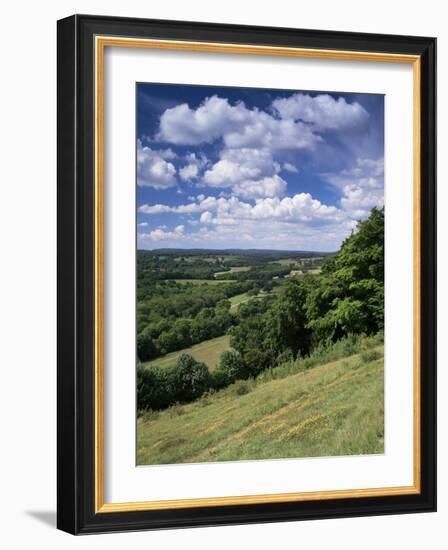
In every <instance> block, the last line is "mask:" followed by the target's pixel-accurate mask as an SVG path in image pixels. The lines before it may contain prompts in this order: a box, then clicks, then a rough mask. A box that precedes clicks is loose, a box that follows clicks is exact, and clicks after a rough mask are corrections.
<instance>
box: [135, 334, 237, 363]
mask: <svg viewBox="0 0 448 550" xmlns="http://www.w3.org/2000/svg"><path fill="white" fill-rule="evenodd" d="M227 349H229V337H228V336H227V335H225V336H219V337H218V338H212V339H211V340H206V341H205V342H201V343H200V344H196V345H194V346H191V347H190V348H186V349H183V350H180V351H173V352H171V353H168V354H167V355H164V356H163V357H158V358H157V359H154V361H150V362H148V363H145V364H146V365H153V366H155V367H168V366H170V365H174V363H175V362H176V360H177V359H178V357H179V356H180V355H181V354H182V353H188V354H190V355H191V356H192V357H194V359H196V361H201V362H203V363H205V364H206V365H207V367H208V368H209V369H210V370H213V369H214V368H215V367H216V364H217V362H218V359H219V356H220V355H221V353H222V352H223V351H226V350H227Z"/></svg>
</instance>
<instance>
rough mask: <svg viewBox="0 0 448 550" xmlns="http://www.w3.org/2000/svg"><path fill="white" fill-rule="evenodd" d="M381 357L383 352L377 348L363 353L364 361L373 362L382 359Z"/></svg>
mask: <svg viewBox="0 0 448 550" xmlns="http://www.w3.org/2000/svg"><path fill="white" fill-rule="evenodd" d="M380 357H381V353H380V352H379V351H377V350H375V349H368V350H366V351H363V352H362V353H361V359H362V360H363V362H364V363H371V362H372V361H376V360H377V359H380Z"/></svg>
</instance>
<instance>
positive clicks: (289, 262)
mask: <svg viewBox="0 0 448 550" xmlns="http://www.w3.org/2000/svg"><path fill="white" fill-rule="evenodd" d="M269 263H270V264H280V265H283V266H288V265H293V266H297V267H300V262H299V261H298V260H297V258H284V259H282V260H272V261H271V262H269Z"/></svg>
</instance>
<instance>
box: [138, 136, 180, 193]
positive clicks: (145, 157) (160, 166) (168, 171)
mask: <svg viewBox="0 0 448 550" xmlns="http://www.w3.org/2000/svg"><path fill="white" fill-rule="evenodd" d="M171 153H172V151H171V150H170V149H168V150H163V151H156V150H154V149H151V148H150V147H146V146H143V145H142V142H141V141H140V140H138V141H137V183H138V185H140V186H141V187H153V188H154V189H167V188H169V187H173V186H174V185H176V177H175V174H176V168H175V166H174V164H173V163H172V162H169V161H168V160H165V158H172V157H171ZM173 154H174V153H173ZM167 155H168V156H167ZM164 157H165V158H164Z"/></svg>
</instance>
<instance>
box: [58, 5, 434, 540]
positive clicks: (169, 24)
mask: <svg viewBox="0 0 448 550" xmlns="http://www.w3.org/2000/svg"><path fill="white" fill-rule="evenodd" d="M97 35H106V36H107V35H110V36H121V37H123V36H124V37H134V38H135V37H137V38H153V39H166V40H186V41H188V40H194V41H199V42H207V41H212V42H214V43H226V44H240V43H244V44H252V45H259V46H280V47H294V48H309V49H326V50H329V49H330V50H344V51H355V52H383V53H391V54H404V55H416V56H419V57H420V60H421V89H420V97H421V126H420V128H421V135H420V142H421V164H420V166H421V174H420V176H421V178H420V182H421V189H420V194H421V208H420V216H421V257H420V263H421V315H420V331H421V332H420V334H421V357H420V360H421V365H422V368H421V379H420V386H421V408H420V411H421V416H420V424H421V440H420V442H421V445H420V457H421V491H420V493H419V494H412V495H390V496H377V497H357V498H343V499H332V500H314V501H302V502H277V503H268V504H266V503H264V504H249V505H247V504H244V505H233V506H207V507H203V508H202V507H195V508H186V509H182V508H180V509H179V508H178V509H167V510H146V511H145V510H140V511H123V512H110V513H107V512H106V513H96V512H95V506H94V502H95V434H94V414H95V412H94V409H95V391H94V361H95V352H94V346H95V342H94V330H95V327H94V323H95V318H94V309H95V296H94V261H95V239H94V231H95V219H94V217H95V210H94V202H95V187H94V172H95V168H94V165H95V158H94V125H95V121H94V102H95V96H94V55H93V44H94V39H95V36H97ZM57 66H58V67H57V68H58V107H57V114H58V127H57V131H58V169H57V175H58V247H57V251H58V272H57V276H58V335H57V337H58V385H57V390H58V400H57V408H58V410H57V418H58V428H57V435H58V447H57V453H58V457H57V458H58V470H57V483H58V491H57V500H58V504H57V526H58V528H59V529H62V530H64V531H67V532H69V533H73V534H83V533H101V532H112V531H129V530H140V529H164V528H176V527H177V528H179V527H194V526H211V525H231V524H242V523H246V524H248V523H262V522H278V521H291V520H305V519H322V518H337V517H353V516H370V515H385V514H401V513H411V512H431V511H435V510H436V205H435V201H436V39H435V38H428V37H411V36H394V35H381V34H360V33H347V32H336V31H318V30H303V29H300V30H299V29H288V28H269V27H253V26H242V25H223V24H215V23H192V22H184V21H161V20H149V19H148V20H142V19H131V18H124V17H100V16H90V15H74V16H71V17H68V18H66V19H62V20H60V21H58V63H57Z"/></svg>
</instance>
